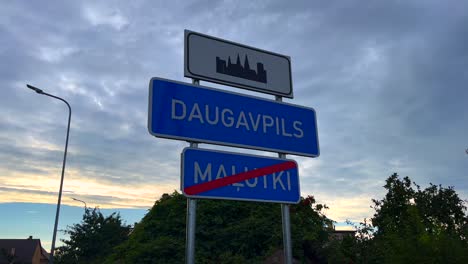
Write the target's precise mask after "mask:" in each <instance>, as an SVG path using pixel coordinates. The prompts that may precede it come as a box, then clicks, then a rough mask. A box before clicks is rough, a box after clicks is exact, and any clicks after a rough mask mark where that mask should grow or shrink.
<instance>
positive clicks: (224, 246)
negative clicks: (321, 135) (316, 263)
mask: <svg viewBox="0 0 468 264" xmlns="http://www.w3.org/2000/svg"><path fill="white" fill-rule="evenodd" d="M186 200H187V199H186V198H185V197H184V196H183V195H182V194H180V193H178V192H174V193H172V194H164V195H163V196H162V197H161V199H159V200H158V201H156V203H155V205H154V206H153V208H152V209H151V210H150V211H149V212H148V213H147V214H146V215H145V217H144V218H143V220H142V221H141V222H140V223H138V224H137V225H136V226H135V230H134V232H133V233H132V234H131V236H130V238H129V240H128V241H126V242H124V243H122V244H121V245H119V246H118V247H117V248H116V249H115V250H114V253H113V254H112V255H111V256H109V258H108V259H107V260H106V263H116V262H119V263H154V261H156V260H157V263H184V259H185V234H186V233H185V224H186V222H185V216H186ZM324 208H326V207H325V206H324V205H320V204H316V202H315V199H314V198H313V197H307V198H302V199H301V202H300V203H299V204H297V205H292V206H291V225H292V239H293V246H294V249H293V254H294V256H295V257H296V258H298V259H303V260H305V259H306V258H310V257H314V258H317V259H323V258H325V257H326V254H325V251H324V249H323V246H324V244H325V242H324V241H326V239H327V232H326V229H327V226H329V225H330V224H329V223H331V221H330V220H329V219H327V218H326V217H325V216H324V215H323V214H321V213H320V212H321V210H323V209H324ZM278 249H282V228H281V209H280V205H279V204H273V203H256V202H240V201H226V200H204V199H203V200H202V199H200V200H198V206H197V230H196V256H195V258H196V263H259V262H262V261H263V260H264V259H265V257H267V256H269V255H270V254H271V253H272V252H274V251H275V250H278Z"/></svg>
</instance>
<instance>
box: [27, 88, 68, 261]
mask: <svg viewBox="0 0 468 264" xmlns="http://www.w3.org/2000/svg"><path fill="white" fill-rule="evenodd" d="M26 87H28V88H29V89H31V90H33V91H35V92H36V93H38V94H42V95H46V96H49V97H52V98H55V99H57V100H60V101H62V102H64V103H65V104H66V105H67V106H68V126H67V139H66V141H65V152H64V153H63V164H62V177H61V178H60V189H59V195H58V202H57V212H56V213H55V224H54V233H53V236H52V246H51V248H50V258H49V263H51V264H53V263H54V250H55V239H56V237H57V226H58V220H59V215H60V204H61V201H62V188H63V176H64V173H65V163H66V161H67V149H68V136H69V134H70V120H71V107H70V105H69V104H68V102H67V101H65V100H64V99H62V98H60V97H57V96H55V95H52V94H49V93H46V92H44V91H43V90H41V89H39V88H37V87H34V86H32V85H29V84H26Z"/></svg>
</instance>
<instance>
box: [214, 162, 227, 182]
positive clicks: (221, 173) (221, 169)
mask: <svg viewBox="0 0 468 264" xmlns="http://www.w3.org/2000/svg"><path fill="white" fill-rule="evenodd" d="M226 176H227V174H226V169H224V165H223V164H221V165H219V169H218V173H216V179H221V178H223V177H226Z"/></svg>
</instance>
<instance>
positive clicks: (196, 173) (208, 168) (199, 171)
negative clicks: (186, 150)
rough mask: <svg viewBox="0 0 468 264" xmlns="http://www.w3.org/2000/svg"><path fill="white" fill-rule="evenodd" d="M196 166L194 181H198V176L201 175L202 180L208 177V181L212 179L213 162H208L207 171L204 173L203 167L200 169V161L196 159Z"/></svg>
mask: <svg viewBox="0 0 468 264" xmlns="http://www.w3.org/2000/svg"><path fill="white" fill-rule="evenodd" d="M194 167H195V170H194V175H193V177H194V182H195V183H198V177H197V176H200V179H201V181H205V180H206V179H208V181H211V163H208V165H207V166H206V169H205V171H204V172H203V173H202V171H201V169H200V165H199V164H198V162H196V161H195V163H194Z"/></svg>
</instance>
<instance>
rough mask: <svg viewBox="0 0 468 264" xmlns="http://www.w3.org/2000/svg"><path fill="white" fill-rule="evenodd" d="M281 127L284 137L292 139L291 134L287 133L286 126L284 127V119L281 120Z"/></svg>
mask: <svg viewBox="0 0 468 264" xmlns="http://www.w3.org/2000/svg"><path fill="white" fill-rule="evenodd" d="M281 126H282V132H283V136H285V137H292V134H289V133H287V132H286V129H285V125H284V118H281Z"/></svg>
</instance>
